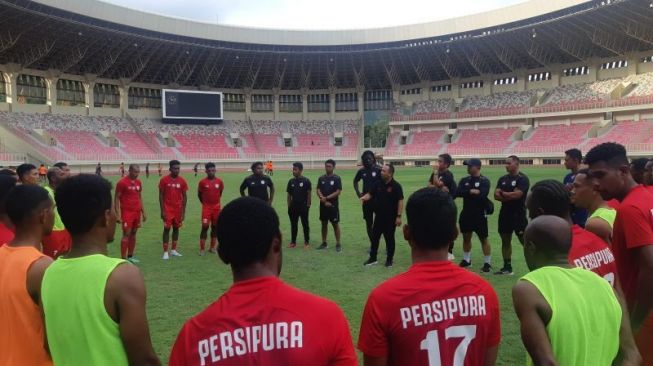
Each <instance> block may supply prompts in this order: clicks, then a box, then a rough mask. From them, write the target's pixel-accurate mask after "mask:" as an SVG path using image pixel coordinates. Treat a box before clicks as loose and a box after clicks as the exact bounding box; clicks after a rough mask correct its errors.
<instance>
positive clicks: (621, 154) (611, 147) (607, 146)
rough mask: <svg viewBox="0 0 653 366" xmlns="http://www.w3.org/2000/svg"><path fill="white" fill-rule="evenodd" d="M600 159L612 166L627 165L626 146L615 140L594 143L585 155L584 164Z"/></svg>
mask: <svg viewBox="0 0 653 366" xmlns="http://www.w3.org/2000/svg"><path fill="white" fill-rule="evenodd" d="M601 161H602V162H605V163H606V164H608V165H609V166H612V167H614V168H617V167H619V166H622V165H629V164H628V154H627V153H626V148H625V147H624V146H623V145H620V144H618V143H616V142H605V143H602V144H599V145H596V146H594V147H593V148H592V149H591V150H590V151H589V152H588V153H587V155H585V164H587V165H592V164H596V163H598V162H601Z"/></svg>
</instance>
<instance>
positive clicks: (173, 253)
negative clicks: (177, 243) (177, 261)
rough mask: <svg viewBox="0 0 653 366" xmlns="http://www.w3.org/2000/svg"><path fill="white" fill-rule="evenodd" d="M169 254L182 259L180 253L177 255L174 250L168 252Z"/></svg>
mask: <svg viewBox="0 0 653 366" xmlns="http://www.w3.org/2000/svg"><path fill="white" fill-rule="evenodd" d="M170 254H171V255H172V256H173V257H183V255H181V253H179V252H178V251H176V250H174V249H173V250H171V251H170Z"/></svg>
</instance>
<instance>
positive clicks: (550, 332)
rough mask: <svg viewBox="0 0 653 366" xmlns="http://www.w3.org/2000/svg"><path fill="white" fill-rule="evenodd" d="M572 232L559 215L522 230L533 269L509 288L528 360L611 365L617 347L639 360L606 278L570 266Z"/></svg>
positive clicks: (631, 362)
mask: <svg viewBox="0 0 653 366" xmlns="http://www.w3.org/2000/svg"><path fill="white" fill-rule="evenodd" d="M571 237H572V231H571V226H570V225H569V223H568V222H567V221H565V220H563V219H561V218H559V217H557V216H547V215H544V216H539V217H537V218H536V219H534V220H533V221H531V223H530V224H529V225H528V227H527V228H526V232H525V233H524V256H525V257H526V264H527V265H528V268H529V269H530V270H531V272H530V273H528V274H526V275H525V276H523V277H522V278H521V279H520V280H519V281H518V282H517V284H516V285H515V286H514V288H513V303H514V307H515V311H516V313H517V317H518V318H519V321H520V323H521V336H522V341H523V342H524V345H525V346H526V350H527V351H528V354H529V356H530V357H529V360H528V364H535V365H560V366H580V365H592V366H609V365H612V363H613V361H614V360H615V358H616V357H617V353H618V352H619V351H620V350H621V354H622V356H623V358H624V359H623V361H624V363H623V364H628V365H639V362H640V361H641V359H640V356H639V353H638V352H637V348H636V346H635V343H634V340H633V337H632V333H631V330H630V325H629V322H628V319H627V318H626V317H624V316H622V315H623V314H622V311H621V307H620V305H619V301H618V300H617V297H616V296H615V293H614V291H613V289H612V288H611V287H610V285H609V284H608V282H606V281H605V280H603V279H602V278H601V277H599V276H597V275H596V274H595V273H593V272H590V271H587V270H585V269H582V268H570V265H569V262H568V259H567V256H568V252H569V248H570V247H571Z"/></svg>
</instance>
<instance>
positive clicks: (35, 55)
mask: <svg viewBox="0 0 653 366" xmlns="http://www.w3.org/2000/svg"><path fill="white" fill-rule="evenodd" d="M54 44H55V41H53V40H47V39H44V40H43V42H40V43H37V44H34V45H32V46H30V47H29V48H28V49H27V51H25V53H24V54H23V55H22V57H21V60H20V63H21V65H22V66H23V67H29V66H30V65H32V64H33V63H35V62H36V61H38V60H40V59H42V58H43V57H45V56H47V55H48V54H49V53H50V51H52V48H53V47H54Z"/></svg>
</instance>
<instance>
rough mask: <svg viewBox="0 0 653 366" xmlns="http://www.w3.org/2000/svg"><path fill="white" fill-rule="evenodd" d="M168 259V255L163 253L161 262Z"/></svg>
mask: <svg viewBox="0 0 653 366" xmlns="http://www.w3.org/2000/svg"><path fill="white" fill-rule="evenodd" d="M169 258H170V256H169V255H168V252H163V260H164V261H167V260H168V259H169Z"/></svg>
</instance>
